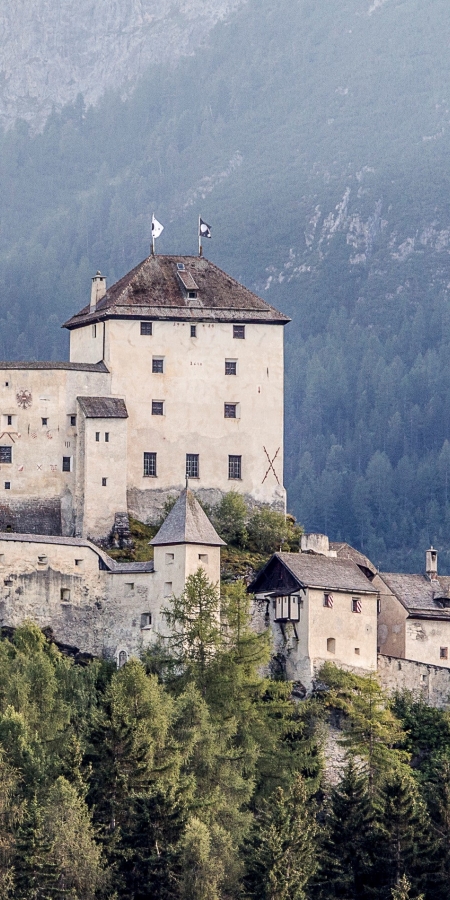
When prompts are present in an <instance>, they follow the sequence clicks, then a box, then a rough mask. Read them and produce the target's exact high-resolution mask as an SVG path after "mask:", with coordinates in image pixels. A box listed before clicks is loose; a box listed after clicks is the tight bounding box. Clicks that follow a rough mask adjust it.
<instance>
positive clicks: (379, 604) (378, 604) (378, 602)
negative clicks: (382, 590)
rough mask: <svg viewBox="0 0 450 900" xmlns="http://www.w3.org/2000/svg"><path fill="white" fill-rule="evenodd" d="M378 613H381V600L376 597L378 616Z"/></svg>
mask: <svg viewBox="0 0 450 900" xmlns="http://www.w3.org/2000/svg"><path fill="white" fill-rule="evenodd" d="M380 612H381V599H380V597H378V599H377V613H378V615H380Z"/></svg>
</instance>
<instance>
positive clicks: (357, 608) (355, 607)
mask: <svg viewBox="0 0 450 900" xmlns="http://www.w3.org/2000/svg"><path fill="white" fill-rule="evenodd" d="M352 612H354V613H360V612H362V604H361V599H360V597H352Z"/></svg>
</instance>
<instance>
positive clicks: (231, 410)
mask: <svg viewBox="0 0 450 900" xmlns="http://www.w3.org/2000/svg"><path fill="white" fill-rule="evenodd" d="M224 416H225V418H226V419H237V403H225V404H224Z"/></svg>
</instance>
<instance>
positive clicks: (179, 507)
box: [150, 488, 225, 547]
mask: <svg viewBox="0 0 450 900" xmlns="http://www.w3.org/2000/svg"><path fill="white" fill-rule="evenodd" d="M150 543H151V544H153V546H154V547H157V546H160V545H163V544H203V545H207V546H210V547H224V546H225V541H223V540H222V538H221V537H219V535H218V534H217V531H216V530H215V528H214V527H213V525H212V524H211V522H210V521H209V519H208V516H207V515H206V513H205V512H204V511H203V509H202V508H201V506H200V504H199V502H198V500H196V499H195V496H194V494H193V493H192V491H190V490H189V488H185V489H184V490H183V491H182V492H181V494H180V496H179V497H178V500H177V502H176V503H175V506H174V507H173V508H172V509H171V510H170V513H169V515H168V516H167V518H166V519H165V520H164V522H163V524H162V525H161V528H160V529H159V531H158V534H156V535H155V537H154V538H153V540H152V541H150Z"/></svg>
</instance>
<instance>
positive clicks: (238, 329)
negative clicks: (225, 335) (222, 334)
mask: <svg viewBox="0 0 450 900" xmlns="http://www.w3.org/2000/svg"><path fill="white" fill-rule="evenodd" d="M233 337H234V338H238V340H240V341H243V340H244V338H245V325H233Z"/></svg>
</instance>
